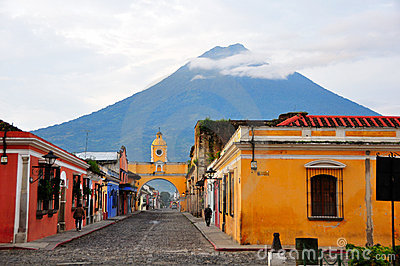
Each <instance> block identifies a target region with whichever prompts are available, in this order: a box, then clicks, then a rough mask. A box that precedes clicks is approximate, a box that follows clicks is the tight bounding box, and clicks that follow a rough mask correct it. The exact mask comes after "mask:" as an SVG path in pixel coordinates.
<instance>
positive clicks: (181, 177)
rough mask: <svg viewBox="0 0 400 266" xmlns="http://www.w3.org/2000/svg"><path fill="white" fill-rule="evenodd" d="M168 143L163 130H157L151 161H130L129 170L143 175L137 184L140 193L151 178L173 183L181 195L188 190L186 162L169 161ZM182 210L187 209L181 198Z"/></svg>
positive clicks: (152, 146) (152, 145)
mask: <svg viewBox="0 0 400 266" xmlns="http://www.w3.org/2000/svg"><path fill="white" fill-rule="evenodd" d="M167 148H168V146H167V143H166V142H165V140H164V139H163V135H162V133H161V132H157V134H156V138H155V139H154V141H153V142H152V144H151V149H150V150H151V161H150V162H129V165H128V169H129V171H131V172H133V173H135V174H137V175H139V176H140V177H141V179H140V180H138V182H136V185H137V187H138V193H140V189H141V188H142V186H143V185H144V184H146V183H147V182H149V181H151V180H156V179H162V180H166V181H168V182H170V183H172V184H173V185H174V186H175V187H176V189H177V190H178V192H179V195H182V193H184V192H185V190H186V179H185V176H186V173H187V163H186V162H168V157H167V150H168V149H167ZM180 207H181V211H184V210H185V209H186V206H185V201H184V200H183V199H181V206H180Z"/></svg>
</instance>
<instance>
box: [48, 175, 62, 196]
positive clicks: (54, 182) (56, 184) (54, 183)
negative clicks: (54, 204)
mask: <svg viewBox="0 0 400 266" xmlns="http://www.w3.org/2000/svg"><path fill="white" fill-rule="evenodd" d="M50 183H51V187H52V195H54V196H57V195H58V193H59V192H60V183H61V179H60V178H52V179H51V180H50Z"/></svg>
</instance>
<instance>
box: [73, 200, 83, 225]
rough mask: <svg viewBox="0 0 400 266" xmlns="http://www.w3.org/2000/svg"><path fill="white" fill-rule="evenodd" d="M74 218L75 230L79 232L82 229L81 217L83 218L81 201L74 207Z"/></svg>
mask: <svg viewBox="0 0 400 266" xmlns="http://www.w3.org/2000/svg"><path fill="white" fill-rule="evenodd" d="M74 219H75V226H76V231H79V232H80V231H81V230H82V219H85V210H84V209H83V208H82V204H81V203H79V204H78V207H77V208H76V209H75V212H74Z"/></svg>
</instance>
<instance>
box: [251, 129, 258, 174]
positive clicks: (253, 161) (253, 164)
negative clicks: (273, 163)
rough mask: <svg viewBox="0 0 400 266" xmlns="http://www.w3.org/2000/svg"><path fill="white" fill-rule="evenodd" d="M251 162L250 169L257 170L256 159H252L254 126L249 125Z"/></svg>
mask: <svg viewBox="0 0 400 266" xmlns="http://www.w3.org/2000/svg"><path fill="white" fill-rule="evenodd" d="M250 142H251V163H250V169H251V170H253V171H256V170H257V161H256V160H255V159H254V157H255V156H254V150H255V143H254V127H253V126H252V127H251V141H250Z"/></svg>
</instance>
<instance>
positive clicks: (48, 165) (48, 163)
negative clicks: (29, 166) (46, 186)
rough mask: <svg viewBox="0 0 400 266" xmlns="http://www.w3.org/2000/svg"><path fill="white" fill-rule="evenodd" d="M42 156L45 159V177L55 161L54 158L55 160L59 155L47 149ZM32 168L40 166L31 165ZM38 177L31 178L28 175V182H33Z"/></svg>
mask: <svg viewBox="0 0 400 266" xmlns="http://www.w3.org/2000/svg"><path fill="white" fill-rule="evenodd" d="M42 157H43V158H44V159H45V161H46V163H45V176H46V177H47V176H49V175H50V169H51V166H52V165H53V164H54V163H55V162H56V160H57V159H58V158H59V157H57V156H56V155H55V154H54V153H53V151H49V152H48V153H47V154H46V155H43V156H42ZM33 168H40V166H33ZM39 179H40V176H39V177H38V178H37V179H36V180H33V178H32V177H30V178H29V182H30V183H35V182H36V181H38V180H39Z"/></svg>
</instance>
